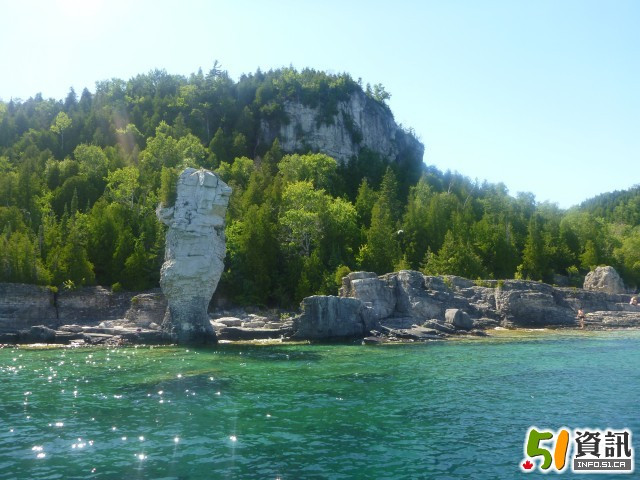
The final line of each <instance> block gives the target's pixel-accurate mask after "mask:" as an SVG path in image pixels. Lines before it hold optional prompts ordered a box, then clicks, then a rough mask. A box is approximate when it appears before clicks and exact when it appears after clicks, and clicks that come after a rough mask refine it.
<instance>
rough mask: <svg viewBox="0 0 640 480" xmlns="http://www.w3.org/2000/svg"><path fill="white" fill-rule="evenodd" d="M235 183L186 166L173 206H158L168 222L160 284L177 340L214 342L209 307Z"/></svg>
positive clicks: (169, 328) (167, 328)
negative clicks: (230, 184)
mask: <svg viewBox="0 0 640 480" xmlns="http://www.w3.org/2000/svg"><path fill="white" fill-rule="evenodd" d="M230 195H231V188H229V187H228V186H227V185H226V184H225V183H224V182H223V181H222V180H220V179H219V178H218V177H217V176H216V175H215V174H214V173H212V172H209V171H207V170H196V169H193V168H187V169H185V170H184V171H183V172H182V173H181V174H180V177H179V178H178V186H177V197H176V202H175V205H174V206H173V207H170V208H159V209H158V211H157V214H158V218H159V219H160V220H161V221H162V222H163V223H165V224H166V225H168V226H169V229H168V230H167V237H166V247H165V261H164V264H163V265H162V270H161V271H160V286H161V288H162V292H163V293H164V295H165V296H166V298H167V301H168V304H169V308H168V309H167V314H166V316H165V319H164V322H163V325H162V328H163V331H164V332H165V333H166V334H167V335H168V337H169V338H170V339H171V340H173V341H176V342H178V343H209V342H212V341H215V332H214V330H213V328H212V327H211V324H210V323H209V316H208V314H207V307H208V305H209V301H210V300H211V296H212V295H213V292H214V291H215V289H216V287H217V285H218V280H220V275H222V271H223V269H224V257H225V248H226V244H225V235H224V221H225V212H226V209H227V204H228V203H229V196H230Z"/></svg>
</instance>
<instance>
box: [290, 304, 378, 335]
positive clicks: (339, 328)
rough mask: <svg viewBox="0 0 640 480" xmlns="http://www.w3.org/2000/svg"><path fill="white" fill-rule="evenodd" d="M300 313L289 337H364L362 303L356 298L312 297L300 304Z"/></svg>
mask: <svg viewBox="0 0 640 480" xmlns="http://www.w3.org/2000/svg"><path fill="white" fill-rule="evenodd" d="M301 307H302V314H301V315H300V316H299V317H296V318H295V319H294V321H293V335H292V338H295V339H301V340H323V339H331V338H354V337H364V336H365V334H366V333H368V332H367V330H366V328H365V323H364V320H363V318H362V315H361V313H362V310H363V304H362V302H361V301H360V300H358V299H356V298H348V297H334V296H324V295H314V296H312V297H307V298H305V299H304V300H303V301H302V304H301Z"/></svg>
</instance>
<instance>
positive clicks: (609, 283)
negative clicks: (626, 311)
mask: <svg viewBox="0 0 640 480" xmlns="http://www.w3.org/2000/svg"><path fill="white" fill-rule="evenodd" d="M583 288H584V289H585V290H594V291H596V292H604V293H625V291H626V289H625V288H624V282H623V281H622V278H620V275H618V272H616V269H615V268H613V267H596V269H595V270H593V271H592V272H589V273H587V276H586V277H585V279H584V285H583Z"/></svg>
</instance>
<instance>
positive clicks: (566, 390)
mask: <svg viewBox="0 0 640 480" xmlns="http://www.w3.org/2000/svg"><path fill="white" fill-rule="evenodd" d="M508 335H509V334H506V335H505V334H503V335H502V337H501V338H498V339H495V338H494V339H480V340H474V341H464V342H462V341H460V342H446V343H444V342H443V343H437V344H435V343H431V344H426V345H398V346H382V347H380V346H378V347H364V346H360V345H288V346H287V345H274V346H248V345H243V346H228V345H227V346H219V347H217V348H215V349H211V350H193V349H185V348H168V347H163V348H153V349H150V348H120V349H115V350H114V349H111V350H107V349H98V348H93V349H50V350H35V349H9V348H4V349H0V478H2V479H9V478H25V479H27V478H29V479H45V478H47V479H48V478H52V479H53V478H60V479H72V478H113V479H137V478H140V479H142V478H154V479H160V478H166V479H169V478H180V479H200V478H214V479H215V478H238V479H246V478H248V479H251V478H259V479H263V478H265V479H268V478H271V479H275V478H281V479H312V478H330V479H342V478H345V479H346V478H349V479H350V478H362V479H382V478H388V479H404V478H407V479H419V478H437V479H484V478H500V479H502V478H505V479H510V478H517V477H521V476H523V475H524V474H522V473H520V471H519V470H518V465H519V462H520V460H521V459H522V458H523V452H522V443H523V440H524V435H525V432H526V430H527V428H528V427H529V426H530V425H532V424H534V425H537V426H539V427H549V428H553V429H556V428H558V427H560V426H568V427H572V428H573V427H594V428H606V427H611V428H624V427H628V428H630V429H631V430H632V431H633V432H634V433H635V434H636V435H638V437H640V419H639V416H638V413H639V412H640V409H639V408H638V404H639V402H638V397H639V396H640V332H637V331H625V332H608V333H600V334H590V333H583V332H577V333H565V334H559V333H554V334H548V333H547V334H545V333H535V334H530V335H519V336H517V337H511V336H508ZM634 443H635V444H636V445H635V446H636V449H637V448H638V447H639V446H640V445H638V442H637V440H636V441H635V442H634ZM34 447H42V449H41V450H39V449H38V448H36V449H35V450H34ZM38 454H40V455H38ZM42 454H44V455H42ZM38 456H40V457H41V458H38ZM529 477H535V475H529ZM563 477H567V478H568V477H571V473H565V474H564V475H563ZM595 478H602V476H598V477H595ZM609 478H611V477H609ZM625 478H629V476H625Z"/></svg>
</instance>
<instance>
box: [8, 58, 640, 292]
mask: <svg viewBox="0 0 640 480" xmlns="http://www.w3.org/2000/svg"><path fill="white" fill-rule="evenodd" d="M363 92H364V95H366V98H367V99H369V100H367V101H371V102H375V103H376V104H377V105H379V106H380V107H381V108H382V109H384V110H385V111H386V112H388V114H389V115H391V113H390V112H389V110H388V107H387V106H386V105H385V100H387V99H388V97H389V94H388V93H387V92H386V91H385V90H384V88H383V87H382V86H380V85H376V86H374V87H370V86H369V85H366V86H365V87H363V86H362V85H361V82H360V81H354V80H353V79H351V78H350V77H349V76H348V75H346V74H342V75H328V74H325V73H323V72H316V71H313V70H304V71H302V72H297V71H295V70H293V69H281V70H276V71H270V72H267V73H263V72H260V71H257V72H256V73H254V74H250V75H244V76H242V77H241V78H240V79H239V80H238V81H233V80H232V79H231V78H230V77H229V76H228V75H227V74H226V72H224V71H221V70H220V68H219V67H218V65H217V64H216V65H214V68H212V69H211V70H210V71H209V72H208V73H207V74H203V73H202V72H198V73H197V74H193V75H191V76H190V77H188V78H185V77H182V76H177V75H169V74H167V73H166V72H164V71H154V72H151V73H149V74H147V75H139V76H137V77H135V78H132V79H130V80H128V81H123V80H119V79H112V80H108V81H103V82H98V83H97V84H96V89H95V93H91V92H90V91H89V90H87V89H85V90H84V91H83V92H82V93H81V95H80V97H79V98H78V96H77V95H76V93H75V92H74V91H73V90H71V91H70V92H69V94H68V95H67V97H66V98H65V99H64V100H63V101H57V100H53V99H44V98H42V96H40V95H36V96H35V97H33V98H30V99H28V100H26V101H14V100H11V101H8V102H6V101H5V102H0V232H1V233H0V281H3V282H25V283H38V284H43V285H52V286H57V287H65V288H75V287H78V286H81V285H90V284H100V285H105V286H110V287H113V288H114V289H118V288H125V289H136V290H137V289H146V288H151V287H155V286H157V283H158V276H159V268H160V265H161V263H162V258H163V253H164V250H163V249H164V245H163V242H164V231H163V227H162V226H161V225H160V223H159V222H158V221H157V220H156V218H155V208H156V206H157V205H158V204H159V203H165V204H167V203H170V202H171V201H172V194H173V192H174V189H175V180H176V178H177V174H178V172H179V171H180V170H181V169H182V168H184V167H186V166H195V167H198V166H202V167H206V168H209V169H214V170H215V171H216V172H217V173H218V174H219V175H220V176H221V177H222V178H223V179H224V180H225V181H226V182H227V183H228V184H229V185H230V186H231V187H232V188H233V195H232V198H231V203H230V207H229V210H228V218H227V240H228V243H227V246H228V255H227V259H226V266H227V268H226V271H225V273H224V275H223V278H222V281H221V283H220V287H219V288H220V290H221V291H222V292H223V294H225V295H227V296H229V297H230V298H232V299H233V300H235V301H236V302H239V303H254V304H262V305H291V304H294V303H296V302H297V301H299V300H300V299H301V298H302V297H303V296H307V295H310V294H313V293H335V292H336V291H337V284H338V282H339V279H340V277H341V276H342V275H343V274H344V273H345V272H348V271H349V269H351V270H353V269H365V270H371V271H375V272H377V273H379V274H382V273H385V272H390V271H393V270H397V269H401V268H412V269H420V270H422V271H424V272H427V273H430V274H457V275H462V276H466V277H470V278H474V279H475V278H512V277H520V278H531V279H535V280H545V281H547V282H550V283H556V282H560V281H568V282H570V283H572V284H575V285H578V284H580V283H581V280H582V276H583V275H584V274H585V273H586V272H587V271H588V270H589V269H591V268H592V267H594V266H596V265H599V264H611V265H614V266H615V267H616V268H617V269H618V270H619V271H620V273H621V274H622V276H623V278H624V279H625V281H626V282H627V283H628V284H629V285H632V286H636V285H639V284H640V226H639V225H640V195H639V191H638V189H637V188H636V189H633V190H630V191H628V192H617V193H616V194H610V195H609V196H600V197H597V198H595V199H593V200H591V201H589V202H585V203H584V204H583V205H582V206H581V207H578V208H574V209H571V210H569V211H562V210H559V209H558V208H557V207H555V206H554V205H550V204H538V203H537V202H536V201H535V198H534V197H533V196H532V195H530V194H518V195H517V196H515V197H512V196H510V195H509V194H508V192H507V190H506V188H505V186H504V185H502V184H488V183H483V184H478V183H477V182H473V181H471V180H470V179H468V178H465V177H464V176H462V175H460V174H454V173H451V172H446V173H442V172H440V171H438V170H436V169H434V168H430V167H428V166H426V165H428V163H429V159H428V154H427V157H426V158H425V162H426V165H424V164H422V163H420V162H419V160H420V159H418V161H416V158H415V155H414V157H412V156H411V155H412V153H411V152H409V151H408V150H407V149H404V150H403V149H400V150H399V152H400V153H399V154H398V155H397V156H396V157H395V158H390V157H388V156H385V155H384V154H381V153H380V152H376V151H372V150H370V149H368V148H364V147H362V148H360V149H358V150H357V152H358V153H357V154H354V155H353V157H352V158H350V159H348V160H346V161H345V160H344V159H343V160H341V161H336V160H335V159H334V158H331V157H330V156H328V155H326V154H324V153H322V152H321V151H320V152H309V151H306V150H305V149H304V148H299V149H298V150H299V151H297V152H285V151H283V149H282V148H281V147H280V142H279V140H278V139H277V138H276V139H275V140H274V141H273V142H272V143H265V142H264V135H263V134H262V133H263V132H261V126H262V125H265V124H269V125H273V124H274V122H280V123H279V124H280V125H287V122H288V121H290V119H289V118H287V112H286V109H285V108H284V105H285V103H286V102H292V101H295V102H298V103H300V104H303V105H308V106H311V107H314V108H317V109H318V111H319V112H321V115H320V116H319V118H317V120H316V122H318V125H321V124H332V123H334V122H336V121H337V120H336V119H337V116H338V114H339V111H338V108H337V105H339V104H340V102H345V101H348V100H349V98H350V96H352V95H356V94H357V95H362V94H363ZM1 94H2V92H0V95H1ZM340 115H342V114H341V113H340ZM390 118H392V117H390ZM340 121H341V122H342V124H344V125H345V126H346V128H348V129H352V125H353V124H352V123H350V120H349V118H347V116H346V115H342V116H341V117H340ZM347 133H348V135H349V138H351V140H352V141H353V142H355V143H358V142H361V141H362V138H361V137H359V136H358V135H359V131H358V130H357V129H353V131H350V132H347ZM404 135H406V136H407V138H409V139H412V138H413V136H412V132H411V131H406V132H404ZM302 140H304V139H302ZM411 141H415V139H413V140H411ZM405 143H406V142H405ZM416 143H417V142H416ZM300 144H301V145H304V142H301V143H300ZM420 152H421V150H420ZM414 153H415V152H414ZM514 161H517V159H514ZM557 275H563V276H565V277H566V278H560V277H558V276H557Z"/></svg>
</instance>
